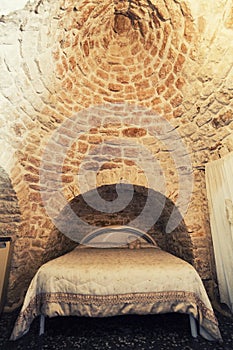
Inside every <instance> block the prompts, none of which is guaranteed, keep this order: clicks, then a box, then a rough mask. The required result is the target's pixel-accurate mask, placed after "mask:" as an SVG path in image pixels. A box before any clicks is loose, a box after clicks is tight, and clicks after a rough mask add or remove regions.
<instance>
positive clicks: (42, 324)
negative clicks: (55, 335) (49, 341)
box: [39, 315, 45, 335]
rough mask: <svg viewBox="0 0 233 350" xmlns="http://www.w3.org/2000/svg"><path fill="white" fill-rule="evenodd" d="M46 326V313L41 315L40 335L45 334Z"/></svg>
mask: <svg viewBox="0 0 233 350" xmlns="http://www.w3.org/2000/svg"><path fill="white" fill-rule="evenodd" d="M44 326H45V316H44V315H40V331H39V335H42V334H44Z"/></svg>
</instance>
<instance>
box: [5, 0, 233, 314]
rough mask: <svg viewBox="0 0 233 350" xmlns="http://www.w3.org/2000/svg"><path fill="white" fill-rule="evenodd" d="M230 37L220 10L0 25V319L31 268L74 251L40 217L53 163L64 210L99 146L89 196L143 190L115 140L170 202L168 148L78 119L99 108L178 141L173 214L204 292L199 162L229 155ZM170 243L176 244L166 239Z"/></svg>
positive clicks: (44, 12) (205, 225)
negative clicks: (3, 285)
mask: <svg viewBox="0 0 233 350" xmlns="http://www.w3.org/2000/svg"><path fill="white" fill-rule="evenodd" d="M232 30H233V21H232V2H231V1H230V0H222V1H218V2H206V1H204V0H197V1H195V2H191V1H190V2H189V1H173V0H160V1H147V0H140V1H135V2H132V1H117V0H116V1H113V0H105V1H101V2H98V4H96V2H92V1H91V0H85V1H84V0H80V1H76V2H74V1H71V0H70V1H69V0H67V1H61V0H60V1H52V0H44V1H43V2H42V1H35V2H34V3H29V4H28V5H27V6H26V7H25V8H24V9H23V10H19V11H16V12H14V13H11V14H10V15H9V16H2V17H1V19H0V45H1V49H0V50H1V51H0V53H1V56H0V62H1V79H0V103H1V111H2V112H1V118H0V125H1V139H0V145H1V148H2V149H3V150H4V152H1V154H0V166H2V167H3V169H4V170H5V172H6V173H7V174H8V176H9V178H10V181H11V183H12V186H13V189H14V191H15V193H16V196H17V201H18V206H19V210H20V213H21V216H20V224H19V230H18V233H17V234H16V233H15V241H14V254H13V261H12V270H11V276H10V286H9V298H8V306H9V309H10V308H14V307H16V306H17V305H18V304H19V303H20V302H22V296H23V293H24V292H25V289H26V287H27V286H28V284H29V281H30V279H31V278H32V276H33V274H34V273H35V271H36V269H37V268H38V267H39V266H40V265H41V264H42V263H43V262H45V261H47V260H49V259H50V258H52V257H55V256H58V255H60V254H62V253H64V252H65V251H68V250H70V249H72V247H73V246H74V243H72V242H71V241H70V240H69V239H68V238H66V237H65V236H64V235H62V234H60V233H59V232H58V231H57V229H56V228H55V227H54V223H53V221H52V220H51V215H48V213H47V212H46V210H45V203H47V202H46V201H47V200H48V201H50V207H52V206H54V208H56V207H57V206H58V201H54V202H53V201H52V198H51V196H49V193H48V191H47V190H46V188H47V186H48V185H51V186H52V185H53V184H54V170H55V169H56V164H57V166H58V168H59V171H61V173H63V177H62V191H63V197H64V198H63V199H65V201H68V202H69V201H70V200H72V198H74V197H76V196H77V195H79V194H80V193H81V192H83V191H84V189H82V188H79V186H78V185H77V178H76V174H77V172H78V171H79V169H80V167H81V164H82V161H83V159H85V157H88V153H90V152H91V153H92V154H93V152H94V149H95V147H97V146H98V145H100V144H101V143H108V142H110V140H111V145H110V149H111V151H113V149H114V150H115V154H114V155H113V157H112V158H111V159H110V160H109V159H108V158H107V159H106V162H105V163H104V162H103V157H102V158H101V159H100V160H99V163H98V166H96V167H97V168H98V169H99V171H98V172H97V180H96V181H97V186H102V185H108V184H113V183H116V182H118V181H121V179H122V178H123V179H125V180H127V181H128V182H131V183H134V184H135V185H139V186H144V187H149V184H148V178H147V176H146V174H147V173H148V171H149V170H150V165H147V168H145V169H144V168H143V169H142V168H140V166H139V165H138V164H137V162H136V161H131V162H130V157H133V155H134V149H133V148H132V149H131V153H130V152H129V153H128V154H127V156H126V155H125V153H124V152H123V151H122V150H123V149H124V148H122V147H121V144H119V142H117V139H118V137H119V136H120V137H121V140H125V141H124V142H127V146H128V145H129V142H130V141H129V140H132V141H133V142H134V143H137V144H139V145H140V146H143V147H146V148H147V149H148V150H150V151H151V152H152V153H153V155H154V157H155V159H157V160H158V162H159V164H160V167H161V169H162V172H163V177H164V178H165V192H166V193H165V194H166V197H168V198H170V199H171V200H172V201H173V202H176V199H177V197H178V192H179V187H180V184H179V172H178V170H177V167H176V164H175V163H174V159H173V153H172V150H171V149H169V147H168V146H169V145H167V144H166V142H165V140H161V139H160V140H158V137H157V138H156V137H154V135H151V133H150V132H149V127H147V122H148V120H147V122H146V121H145V119H143V120H142V119H136V117H134V118H133V119H132V118H131V120H130V119H128V120H126V119H124V122H122V114H120V116H119V118H118V119H117V116H116V113H115V114H114V115H111V114H109V113H107V114H106V115H104V112H103V116H104V117H105V119H103V118H102V120H105V123H103V122H101V123H99V124H98V122H97V121H98V120H99V119H100V118H101V117H102V115H101V112H100V110H99V109H98V113H97V114H98V116H97V117H98V118H99V119H98V118H97V119H96V120H97V121H96V120H93V119H91V117H88V118H89V119H88V120H87V119H85V118H86V115H85V113H83V114H82V112H84V111H86V110H87V109H88V107H93V106H103V105H106V104H116V103H118V104H119V103H122V104H125V103H126V102H127V104H128V105H127V106H128V107H127V108H128V109H126V110H125V114H124V118H125V115H127V113H128V112H129V114H130V111H131V110H130V107H129V106H135V105H137V106H141V107H143V108H145V109H146V110H150V111H151V115H150V123H151V124H150V125H152V126H153V128H154V129H153V130H155V131H156V132H157V133H158V134H159V129H161V118H162V120H163V123H162V124H163V125H164V123H165V122H164V121H167V122H169V125H171V127H174V130H176V132H177V133H178V135H179V138H180V140H182V142H183V144H184V146H185V149H186V150H187V153H188V154H189V155H190V158H191V162H192V172H190V174H189V173H188V174H187V175H190V176H191V175H192V176H193V179H194V183H193V188H192V197H191V199H190V200H189V207H188V210H187V212H185V215H184V221H185V225H186V227H187V231H188V233H189V238H190V241H191V244H190V247H191V248H192V252H191V255H192V256H193V261H192V262H193V264H194V266H195V267H196V268H197V270H198V271H199V273H200V275H201V277H202V278H203V280H204V281H206V283H207V285H208V286H209V289H210V287H211V286H213V285H214V283H213V282H214V280H215V270H214V259H213V251H212V243H211V234H210V229H209V217H208V209H207V203H206V189H205V177H204V171H205V164H206V163H207V162H208V161H211V160H214V159H217V158H219V157H221V156H223V155H224V154H226V153H228V152H230V151H232V150H233V138H232V128H233V123H232V117H233V102H232V91H233V90H232V88H233V87H232V81H233V70H232V50H233V48H232V47H231V46H230V45H229V42H231V37H232ZM124 106H125V105H124ZM147 117H148V116H147ZM82 118H83V119H82ZM148 118H149V117H148ZM69 121H71V124H70V127H67V126H68V125H69ZM74 121H75V122H74ZM87 122H88V123H89V124H88V123H87ZM143 123H145V124H143ZM90 125H91V126H92V127H90ZM166 125H167V124H166ZM73 127H74V129H73ZM64 128H65V129H66V131H65V132H64ZM75 128H76V129H75ZM57 130H59V132H60V134H59V135H60V136H59V135H58V136H57V139H56V138H53V135H55V134H53V132H55V131H57ZM168 135H169V134H168ZM55 136H56V135H55ZM51 139H52V141H53V145H52V149H50V150H52V151H51V152H48V148H46V146H47V147H48V144H49V142H50V141H51ZM168 139H169V137H168ZM164 142H165V143H164ZM105 151H106V150H105ZM173 151H174V150H173ZM64 152H65V157H63V155H64ZM122 152H123V153H122ZM45 154H46V157H47V158H46V162H44V163H43V166H46V167H47V168H46V167H45V168H44V170H46V176H47V182H44V187H43V186H42V185H43V184H41V176H40V175H41V172H40V171H41V160H43V159H44V158H43V157H44V155H45ZM49 156H50V158H51V159H50V158H49ZM50 160H51V164H52V165H51V168H50V167H49V166H50V164H49V163H50ZM61 161H62V162H63V161H64V163H63V164H62V165H61ZM86 171H87V169H86ZM87 182H88V181H87ZM157 185H158V184H157ZM157 185H155V187H156V186H157ZM84 187H85V186H84ZM51 188H52V187H51ZM154 190H156V188H154ZM188 190H190V189H188ZM46 191H47V192H46ZM46 193H47V194H48V198H47V199H46ZM42 197H43V198H42ZM58 207H59V206H58ZM17 225H18V224H17ZM171 244H173V245H175V244H176V239H175V238H174V237H172V238H171ZM179 246H180V244H179V245H178V244H177V251H178V250H179ZM25 266H26V267H25Z"/></svg>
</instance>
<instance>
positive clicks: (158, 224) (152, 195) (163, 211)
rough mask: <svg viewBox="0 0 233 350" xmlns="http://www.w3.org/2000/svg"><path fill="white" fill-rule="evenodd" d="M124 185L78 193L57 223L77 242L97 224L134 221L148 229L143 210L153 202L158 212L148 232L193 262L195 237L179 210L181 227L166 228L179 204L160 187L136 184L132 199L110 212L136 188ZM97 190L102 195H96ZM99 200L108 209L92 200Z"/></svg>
mask: <svg viewBox="0 0 233 350" xmlns="http://www.w3.org/2000/svg"><path fill="white" fill-rule="evenodd" d="M120 187H121V193H119V192H118V191H117V184H111V185H103V186H100V187H98V188H97V189H94V190H90V191H88V192H87V193H84V194H80V195H78V196H76V197H74V198H73V199H72V200H71V201H70V202H69V203H68V204H67V205H66V206H65V207H64V209H63V210H62V211H61V213H60V215H59V217H58V218H57V219H56V225H57V226H58V227H59V229H60V230H61V231H62V232H64V233H65V234H68V235H69V236H70V237H72V238H73V239H75V240H76V241H77V242H78V241H81V239H82V238H83V237H84V236H86V235H87V234H88V233H89V232H91V231H92V230H94V229H95V228H96V227H104V226H108V225H129V226H130V225H134V226H135V227H138V228H140V229H144V228H146V227H148V226H147V223H148V220H149V218H148V215H147V214H146V215H144V214H143V209H144V208H145V206H147V205H148V202H149V206H150V213H149V215H152V216H154V218H153V221H154V223H153V225H152V226H151V228H150V229H149V230H148V233H149V234H150V235H151V236H152V237H153V238H154V239H155V240H156V242H157V243H158V245H159V246H160V247H161V248H162V249H164V250H166V251H168V252H170V253H173V254H174V255H176V256H179V257H181V258H183V259H184V260H186V261H188V262H190V263H192V262H193V252H192V243H191V238H190V236H189V234H188V230H187V228H186V225H185V223H184V220H183V218H182V216H181V214H179V211H178V215H179V216H180V217H179V218H177V219H178V220H177V227H176V228H175V229H174V230H173V231H172V232H170V233H169V232H166V227H167V224H168V221H169V219H170V217H171V214H172V212H173V210H174V208H176V206H175V204H174V203H173V202H172V201H171V200H170V199H169V198H167V197H166V196H165V195H163V194H161V193H159V192H157V191H154V190H152V189H148V188H146V187H144V186H138V185H133V195H132V199H131V200H130V201H129V203H126V204H125V206H124V207H123V208H122V209H121V210H120V211H118V212H109V211H110V210H108V204H110V203H112V202H113V201H114V200H116V199H117V198H118V195H119V196H121V195H122V194H124V198H123V200H124V199H126V198H129V196H128V194H127V192H130V191H131V190H132V188H131V187H129V186H128V185H127V184H123V183H122V184H121V185H120ZM96 191H97V192H96ZM97 193H98V196H99V197H96V196H97ZM86 200H87V201H86ZM98 200H99V203H100V201H102V200H103V201H104V202H105V204H106V207H105V208H106V211H105V212H104V211H103V210H100V209H98V206H96V207H93V206H91V203H94V204H97V205H98ZM99 208H100V204H99ZM176 209H177V208H176ZM74 214H75V215H74ZM77 218H78V220H77ZM151 222H152V221H151Z"/></svg>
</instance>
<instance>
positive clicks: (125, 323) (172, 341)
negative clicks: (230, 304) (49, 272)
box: [0, 311, 233, 350]
mask: <svg viewBox="0 0 233 350" xmlns="http://www.w3.org/2000/svg"><path fill="white" fill-rule="evenodd" d="M17 313H18V312H17V311H16V312H14V313H11V314H2V315H1V316H0V349H1V350H8V349H9V350H10V349H12V350H13V349H14V350H29V349H30V350H34V349H38V350H47V349H58V350H60V349H66V350H68V349H69V350H71V349H82V350H91V349H93V350H105V349H125V350H126V349H144V350H149V349H156V350H168V349H177V350H178V349H182V350H190V349H196V350H210V349H211V350H221V349H225V350H232V349H233V319H232V318H226V317H224V316H222V315H220V314H216V316H217V317H218V320H219V324H220V330H221V333H222V337H223V343H218V342H217V343H216V342H208V341H206V340H204V339H203V338H201V337H198V338H197V339H193V338H192V337H191V335H190V328H189V322H188V318H187V316H186V315H181V314H167V315H148V316H137V315H128V316H120V317H111V318H98V319H96V318H78V317H56V318H52V319H46V328H45V334H44V335H43V336H41V337H39V336H38V329H39V322H38V319H36V320H35V321H34V322H33V324H32V326H31V328H30V331H29V333H28V334H26V335H25V336H24V337H22V338H21V339H19V340H18V341H15V342H13V341H11V342H10V341H9V340H8V339H9V336H10V333H11V330H12V328H13V325H14V321H15V319H16V317H17Z"/></svg>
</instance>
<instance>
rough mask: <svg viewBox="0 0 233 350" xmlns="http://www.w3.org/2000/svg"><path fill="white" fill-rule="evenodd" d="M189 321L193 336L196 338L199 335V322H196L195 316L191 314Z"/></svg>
mask: <svg viewBox="0 0 233 350" xmlns="http://www.w3.org/2000/svg"><path fill="white" fill-rule="evenodd" d="M189 322H190V328H191V334H192V337H193V338H196V337H197V324H196V320H195V318H194V317H193V316H192V315H189Z"/></svg>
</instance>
